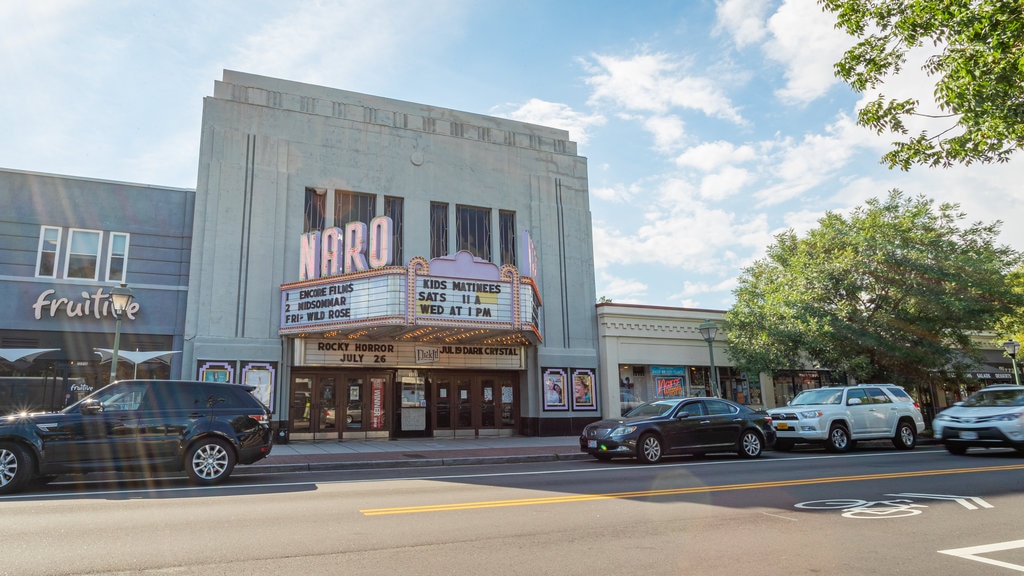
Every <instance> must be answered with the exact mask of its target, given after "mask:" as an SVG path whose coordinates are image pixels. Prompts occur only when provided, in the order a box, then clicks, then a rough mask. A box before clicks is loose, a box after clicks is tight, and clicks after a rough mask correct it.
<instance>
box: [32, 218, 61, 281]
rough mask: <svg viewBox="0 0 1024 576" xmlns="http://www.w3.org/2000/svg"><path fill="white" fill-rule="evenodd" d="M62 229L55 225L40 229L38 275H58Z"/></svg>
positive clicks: (54, 276)
mask: <svg viewBox="0 0 1024 576" xmlns="http://www.w3.org/2000/svg"><path fill="white" fill-rule="evenodd" d="M61 232H62V230H61V229H60V228H55V227H53V226H43V227H42V228H41V229H40V231H39V254H38V257H37V258H36V276H39V277H42V278H56V277H57V254H58V253H59V251H60V237H61Z"/></svg>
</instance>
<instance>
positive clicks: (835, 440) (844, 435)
mask: <svg viewBox="0 0 1024 576" xmlns="http://www.w3.org/2000/svg"><path fill="white" fill-rule="evenodd" d="M850 444H851V443H850V432H849V431H848V430H847V429H846V426H843V425H842V424H833V425H832V428H829V431H828V440H826V441H825V447H826V448H828V450H829V452H846V451H847V450H849V449H850V448H851V447H852V446H850Z"/></svg>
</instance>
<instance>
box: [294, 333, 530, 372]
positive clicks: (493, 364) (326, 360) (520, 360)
mask: <svg viewBox="0 0 1024 576" xmlns="http://www.w3.org/2000/svg"><path fill="white" fill-rule="evenodd" d="M300 345H301V346H302V352H301V354H300V358H301V359H302V364H303V365H305V366H366V367H377V368H382V367H401V366H415V365H417V364H423V363H426V362H429V363H430V364H431V366H432V367H437V368H492V369H508V370H523V369H524V368H525V360H524V353H523V348H522V347H519V346H476V345H473V346H462V345H458V346H456V345H439V346H423V345H422V344H417V343H414V342H361V341H341V340H327V339H317V338H305V339H303V340H302V341H301V344H300ZM431 358H432V359H431Z"/></svg>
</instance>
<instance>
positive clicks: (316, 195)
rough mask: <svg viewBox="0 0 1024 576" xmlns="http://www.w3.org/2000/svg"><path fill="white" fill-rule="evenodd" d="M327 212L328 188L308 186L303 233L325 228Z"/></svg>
mask: <svg viewBox="0 0 1024 576" xmlns="http://www.w3.org/2000/svg"><path fill="white" fill-rule="evenodd" d="M326 213H327V190H325V189H323V188H306V200H305V205H304V208H303V215H304V217H303V222H302V233H303V234H306V233H308V232H313V231H315V230H323V229H324V214H326Z"/></svg>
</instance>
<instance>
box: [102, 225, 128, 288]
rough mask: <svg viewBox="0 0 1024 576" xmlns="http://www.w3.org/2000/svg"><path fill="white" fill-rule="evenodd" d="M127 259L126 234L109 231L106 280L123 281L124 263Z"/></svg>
mask: <svg viewBox="0 0 1024 576" xmlns="http://www.w3.org/2000/svg"><path fill="white" fill-rule="evenodd" d="M127 261H128V235H127V234H125V233H123V232H111V233H110V240H109V246H108V248H107V282H124V281H125V264H126V263H127Z"/></svg>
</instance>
